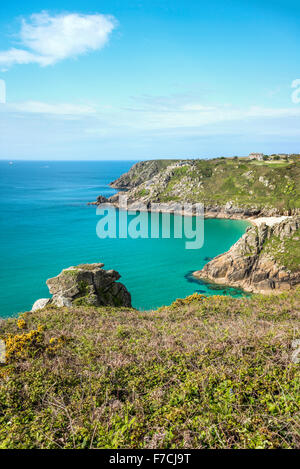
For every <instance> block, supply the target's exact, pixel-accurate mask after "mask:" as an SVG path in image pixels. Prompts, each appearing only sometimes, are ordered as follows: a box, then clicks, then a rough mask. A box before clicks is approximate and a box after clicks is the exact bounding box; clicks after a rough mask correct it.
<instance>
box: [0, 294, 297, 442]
mask: <svg viewBox="0 0 300 469" xmlns="http://www.w3.org/2000/svg"><path fill="white" fill-rule="evenodd" d="M299 306H300V290H299V289H298V290H295V291H293V292H291V293H282V294H280V295H276V296H260V295H253V296H252V297H251V298H240V299H234V298H231V297H222V296H214V297H209V298H206V297H204V296H202V295H197V294H195V295H192V296H191V297H188V298H186V299H178V300H176V301H175V302H174V303H173V304H172V305H171V306H169V307H162V308H160V309H159V310H157V311H153V312H140V311H136V310H133V309H124V308H121V307H119V308H111V307H106V308H104V307H103V308H95V307H81V306H78V307H72V308H66V307H65V308H55V307H46V308H45V309H44V310H41V311H37V312H34V313H33V312H30V313H24V314H22V315H21V316H20V317H19V318H17V319H9V320H7V321H2V323H1V324H0V337H1V338H2V339H4V340H5V341H6V345H7V363H6V364H5V365H2V367H1V368H0V448H185V449H188V448H299V447H300V436H299V429H300V422H299V410H300V408H299V407H300V401H299V396H300V393H299V391H300V379H299V377H300V374H299V365H296V364H295V363H293V362H292V360H291V355H292V351H293V350H292V348H291V344H292V342H293V340H295V339H297V338H299V337H300V333H299Z"/></svg>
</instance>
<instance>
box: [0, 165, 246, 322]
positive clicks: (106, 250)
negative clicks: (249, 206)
mask: <svg viewBox="0 0 300 469" xmlns="http://www.w3.org/2000/svg"><path fill="white" fill-rule="evenodd" d="M133 163H134V162H132V161H123V162H104V161H101V162H62V161H60V162H53V161H50V162H15V163H14V164H13V165H9V164H8V162H7V161H2V162H0V206H1V243H0V254H1V269H0V285H1V292H0V298H1V300H0V301H1V304H0V316H1V317H7V316H12V315H14V314H16V313H18V312H21V311H26V310H28V309H30V308H31V306H32V304H33V302H34V301H35V300H36V299H38V298H42V297H48V296H49V292H48V288H47V286H46V285H45V281H46V279H47V278H49V277H52V276H55V275H57V274H58V273H59V272H60V271H61V270H62V269H63V268H65V267H69V266H70V265H76V264H79V263H83V262H85V263H90V262H103V263H104V264H105V268H107V269H115V270H118V271H119V272H120V274H121V276H122V279H121V281H122V282H123V283H124V284H125V285H126V286H127V288H128V290H129V291H130V292H131V295H132V302H133V305H134V306H135V307H136V308H140V309H142V308H143V309H151V308H156V307H158V306H161V305H164V304H170V303H171V302H172V301H174V300H175V299H176V298H179V297H185V296H187V295H190V294H192V293H194V292H195V291H197V292H202V293H205V294H207V295H213V294H220V292H221V293H223V292H224V293H226V294H231V295H237V296H239V295H241V294H242V293H241V292H240V291H238V290H234V289H225V288H222V287H221V289H220V287H216V288H217V289H213V287H212V286H209V285H206V284H204V283H203V282H201V281H198V282H196V281H194V280H193V279H192V277H191V272H193V271H194V270H199V269H200V268H201V267H202V266H203V265H204V264H205V263H206V262H207V261H208V260H209V258H212V257H214V256H216V255H217V254H220V253H222V252H224V251H226V250H228V249H229V247H230V246H231V245H232V244H233V243H234V242H235V241H237V240H238V238H239V237H240V236H241V235H242V234H243V233H244V231H245V229H246V227H247V223H246V222H244V221H233V220H205V242H204V246H203V248H202V249H200V250H196V251H195V250H186V249H185V241H186V240H185V239H172V238H171V239H162V238H160V239H99V238H98V237H97V235H96V225H97V222H98V221H99V216H97V215H96V208H95V207H94V206H87V205H86V203H87V202H88V201H93V200H95V199H96V197H97V195H99V194H103V195H105V196H109V195H112V194H113V193H115V191H114V190H113V189H111V188H110V187H109V186H108V183H109V182H111V181H112V180H114V179H116V178H117V177H118V176H120V175H121V174H122V173H124V172H126V171H128V169H129V168H130V167H131V166H132V164H133Z"/></svg>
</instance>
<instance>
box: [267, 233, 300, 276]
mask: <svg viewBox="0 0 300 469" xmlns="http://www.w3.org/2000/svg"><path fill="white" fill-rule="evenodd" d="M264 252H265V253H268V254H270V255H271V256H272V257H273V258H274V259H275V260H276V261H277V263H278V264H279V265H282V266H283V267H285V268H286V269H289V270H290V271H291V272H297V271H298V270H299V266H300V229H298V230H296V231H295V232H294V233H293V236H291V237H285V238H284V239H283V240H281V239H280V238H278V237H277V236H272V237H271V238H270V239H268V240H267V241H266V242H265V245H264Z"/></svg>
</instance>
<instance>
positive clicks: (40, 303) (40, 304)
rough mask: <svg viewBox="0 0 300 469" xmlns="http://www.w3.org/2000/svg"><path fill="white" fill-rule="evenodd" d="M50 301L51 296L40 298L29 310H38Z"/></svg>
mask: <svg viewBox="0 0 300 469" xmlns="http://www.w3.org/2000/svg"><path fill="white" fill-rule="evenodd" d="M50 302H51V298H40V299H39V300H36V301H35V302H34V304H33V306H32V308H31V311H33V312H34V311H38V310H39V309H43V308H45V307H46V306H47V305H48V304H49V303H50Z"/></svg>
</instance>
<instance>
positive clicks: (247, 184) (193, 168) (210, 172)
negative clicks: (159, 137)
mask: <svg viewBox="0 0 300 469" xmlns="http://www.w3.org/2000/svg"><path fill="white" fill-rule="evenodd" d="M146 163H148V164H149V167H150V166H151V165H153V162H152V161H151V162H145V163H144V166H142V167H141V171H144V173H143V174H147V173H146V170H145V168H146V167H147V166H146ZM163 163H164V165H163V166H162V167H161V168H160V170H159V173H158V174H159V175H161V180H160V181H159V182H158V183H157V184H154V185H152V186H151V187H150V191H149V190H148V189H147V190H145V186H144V183H145V181H146V179H145V177H144V178H143V179H142V180H141V182H140V185H138V186H137V188H136V192H135V196H136V197H137V198H138V197H139V196H140V194H143V196H147V197H148V199H149V200H151V201H153V202H156V201H160V202H164V201H165V202H167V201H171V200H174V201H176V200H183V201H187V202H204V203H205V205H207V206H209V205H211V204H213V205H215V204H217V205H219V204H220V205H225V204H226V203H227V202H229V201H230V202H232V203H234V204H236V205H238V206H241V207H245V208H247V207H252V208H253V207H254V208H257V209H268V208H276V209H277V210H278V212H279V213H292V212H293V211H294V210H295V209H299V208H300V160H299V158H294V159H290V160H289V161H276V160H270V161H256V160H247V159H242V158H232V159H228V158H226V159H224V158H217V159H212V160H186V163H187V165H186V166H180V167H177V168H174V169H173V170H172V171H171V173H170V176H169V177H168V178H167V179H166V180H164V178H163V176H164V173H165V169H166V162H165V161H164V162H163ZM174 163H175V161H170V160H169V162H168V164H169V166H170V165H172V164H174ZM138 172H139V168H138V167H137V168H136V169H135V174H138ZM129 174H130V173H129Z"/></svg>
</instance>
